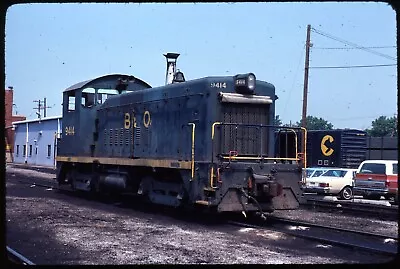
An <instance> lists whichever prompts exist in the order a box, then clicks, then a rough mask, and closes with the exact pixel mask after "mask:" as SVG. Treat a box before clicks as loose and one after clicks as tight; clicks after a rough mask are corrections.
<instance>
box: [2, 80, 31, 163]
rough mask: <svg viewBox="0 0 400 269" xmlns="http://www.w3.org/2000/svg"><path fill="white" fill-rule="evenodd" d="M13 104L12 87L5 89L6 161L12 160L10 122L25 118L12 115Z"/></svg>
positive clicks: (12, 142)
mask: <svg viewBox="0 0 400 269" xmlns="http://www.w3.org/2000/svg"><path fill="white" fill-rule="evenodd" d="M13 104H14V91H13V87H8V89H5V99H4V106H5V113H4V118H5V145H6V161H7V162H12V161H13V145H14V130H13V126H12V123H13V122H14V121H22V120H25V119H26V117H25V116H19V115H13Z"/></svg>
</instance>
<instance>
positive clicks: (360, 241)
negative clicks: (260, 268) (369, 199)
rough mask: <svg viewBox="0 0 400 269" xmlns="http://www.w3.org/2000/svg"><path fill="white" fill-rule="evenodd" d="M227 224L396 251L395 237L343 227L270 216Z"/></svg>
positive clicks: (387, 251) (382, 251)
mask: <svg viewBox="0 0 400 269" xmlns="http://www.w3.org/2000/svg"><path fill="white" fill-rule="evenodd" d="M228 223H229V224H231V225H235V226H240V227H245V228H254V229H260V230H262V229H273V230H274V231H277V232H282V233H284V234H288V235H292V236H295V237H301V238H305V239H309V240H314V241H318V242H322V243H326V244H330V245H336V246H340V247H349V248H355V249H360V250H364V251H369V252H372V253H378V254H384V255H390V256H393V255H396V254H397V253H398V249H397V246H398V242H397V237H393V236H386V235H382V234H376V233H369V232H362V231H356V230H351V229H343V228H337V227H332V226H324V225H319V224H313V223H307V222H301V221H296V220H289V219H284V218H278V217H273V216H270V217H268V220H267V221H266V222H261V221H250V222H242V221H228Z"/></svg>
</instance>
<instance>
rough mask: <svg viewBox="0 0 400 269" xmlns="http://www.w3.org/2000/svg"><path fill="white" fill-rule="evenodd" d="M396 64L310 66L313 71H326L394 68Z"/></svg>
mask: <svg viewBox="0 0 400 269" xmlns="http://www.w3.org/2000/svg"><path fill="white" fill-rule="evenodd" d="M396 65H397V64H372V65H348V66H311V67H309V68H313V69H328V68H364V67H385V66H396Z"/></svg>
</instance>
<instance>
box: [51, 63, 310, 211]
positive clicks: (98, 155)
mask: <svg viewBox="0 0 400 269" xmlns="http://www.w3.org/2000/svg"><path fill="white" fill-rule="evenodd" d="M167 65H168V63H167ZM171 75H172V79H168V76H171ZM168 80H169V84H167V85H164V86H160V87H155V88H152V87H151V86H150V85H149V84H147V83H146V82H144V81H143V80H141V79H139V78H136V77H134V76H131V75H121V74H113V75H106V76H102V77H98V78H95V79H92V80H88V81H84V82H80V83H78V84H75V85H73V86H71V87H69V88H67V89H66V90H65V91H64V92H63V130H62V135H61V139H60V141H59V143H58V156H57V158H56V160H57V181H58V184H59V185H62V186H64V187H70V188H72V189H75V190H80V191H88V192H94V193H98V192H99V193H102V192H117V193H131V194H135V195H138V196H142V197H143V200H146V201H147V202H151V203H156V204H163V205H168V206H173V207H179V206H183V207H190V208H194V209H196V208H197V209H198V208H199V207H200V208H203V209H207V210H212V211H216V212H227V211H230V212H236V211H237V212H247V211H249V212H254V211H261V212H273V211H274V210H276V209H294V208H297V207H298V206H299V203H300V202H301V199H302V198H301V194H302V192H301V187H302V168H304V167H306V163H305V161H306V158H305V157H306V156H305V154H304V152H305V150H304V149H305V147H306V141H305V139H306V130H305V129H302V128H292V127H291V128H288V127H278V126H274V125H273V124H272V123H273V120H274V118H275V101H276V100H277V96H276V95H275V88H274V86H273V85H272V84H270V83H268V82H265V81H260V80H256V77H255V75H254V74H253V73H248V74H240V75H235V76H218V77H217V76H216V77H204V78H200V79H194V80H188V81H186V80H185V78H184V76H183V73H182V72H180V71H178V72H177V71H175V69H174V68H173V69H172V72H171V69H169V71H168V70H167V81H168Z"/></svg>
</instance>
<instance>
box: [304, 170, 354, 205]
mask: <svg viewBox="0 0 400 269" xmlns="http://www.w3.org/2000/svg"><path fill="white" fill-rule="evenodd" d="M356 171H357V169H347V168H332V169H329V170H327V171H326V172H324V173H323V174H322V175H320V176H319V177H310V178H307V179H306V190H307V192H316V193H318V194H334V195H339V197H340V198H341V199H344V200H350V199H351V198H352V197H353V180H354V176H355V173H356Z"/></svg>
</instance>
